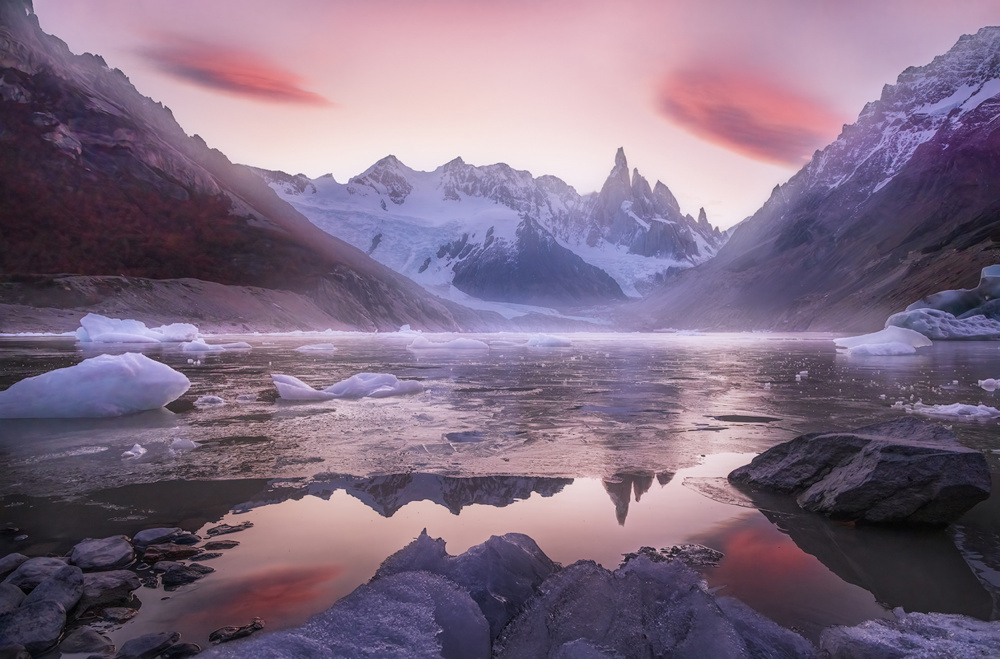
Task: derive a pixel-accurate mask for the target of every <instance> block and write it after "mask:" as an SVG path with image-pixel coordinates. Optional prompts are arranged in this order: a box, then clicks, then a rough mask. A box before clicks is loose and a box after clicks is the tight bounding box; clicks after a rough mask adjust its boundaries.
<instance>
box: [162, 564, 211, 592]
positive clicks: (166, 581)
mask: <svg viewBox="0 0 1000 659" xmlns="http://www.w3.org/2000/svg"><path fill="white" fill-rule="evenodd" d="M212 572H215V568H212V567H208V566H207V565H200V564H198V563H192V564H191V565H171V566H170V567H169V568H167V571H166V572H164V573H163V577H162V579H163V587H164V588H176V587H177V586H183V585H184V584H188V583H191V582H193V581H197V580H198V579H201V578H202V577H203V576H205V575H206V574H210V573H212Z"/></svg>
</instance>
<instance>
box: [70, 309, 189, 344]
mask: <svg viewBox="0 0 1000 659" xmlns="http://www.w3.org/2000/svg"><path fill="white" fill-rule="evenodd" d="M76 338H77V340H79V341H80V342H81V343H164V342H180V341H193V340H195V339H196V338H198V328H197V327H195V326H194V325H191V324H190V323H173V324H171V325H162V326H160V327H153V328H149V327H146V324H145V323H143V322H141V321H138V320H120V319H118V318H108V317H106V316H101V315H98V314H95V313H89V314H87V315H86V316H84V317H83V318H81V319H80V328H79V329H78V330H76Z"/></svg>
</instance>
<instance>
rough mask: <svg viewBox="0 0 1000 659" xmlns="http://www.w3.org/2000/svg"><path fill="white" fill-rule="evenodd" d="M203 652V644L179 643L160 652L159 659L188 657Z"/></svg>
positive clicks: (185, 658)
mask: <svg viewBox="0 0 1000 659" xmlns="http://www.w3.org/2000/svg"><path fill="white" fill-rule="evenodd" d="M200 653H201V646H200V645H198V644H197V643H178V644H177V645H171V646H170V647H169V648H167V649H166V650H164V651H163V652H161V653H160V658H159V659H187V657H193V656H195V655H196V654H200Z"/></svg>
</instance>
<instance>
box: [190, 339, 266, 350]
mask: <svg viewBox="0 0 1000 659" xmlns="http://www.w3.org/2000/svg"><path fill="white" fill-rule="evenodd" d="M251 348H252V346H251V345H250V344H249V343H246V342H245V341H236V342H235V343H206V342H205V339H195V340H194V341H187V342H185V343H182V344H181V350H183V351H184V352H203V353H205V352H208V353H216V352H226V351H229V350H250V349H251Z"/></svg>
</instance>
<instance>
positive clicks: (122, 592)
mask: <svg viewBox="0 0 1000 659" xmlns="http://www.w3.org/2000/svg"><path fill="white" fill-rule="evenodd" d="M141 585H142V582H141V581H140V580H139V577H138V576H136V575H135V573H134V572H130V571H128V570H111V571H109V572H91V573H88V574H84V575H83V597H82V598H80V603H79V605H78V606H79V607H80V608H81V609H82V610H84V611H85V610H87V609H90V608H93V607H95V606H101V605H104V604H115V603H118V602H123V601H128V600H129V599H131V597H132V591H133V590H136V589H137V588H139V586H141Z"/></svg>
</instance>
